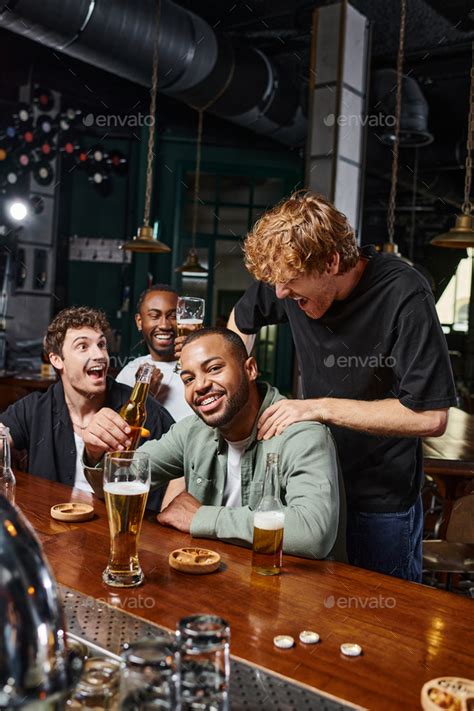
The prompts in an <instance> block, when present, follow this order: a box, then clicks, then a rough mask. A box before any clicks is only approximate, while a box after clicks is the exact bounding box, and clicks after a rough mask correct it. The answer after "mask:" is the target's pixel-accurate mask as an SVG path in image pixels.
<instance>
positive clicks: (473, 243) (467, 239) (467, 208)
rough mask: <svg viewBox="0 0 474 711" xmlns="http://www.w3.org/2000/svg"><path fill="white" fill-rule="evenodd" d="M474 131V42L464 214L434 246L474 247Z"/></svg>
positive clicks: (434, 240)
mask: <svg viewBox="0 0 474 711" xmlns="http://www.w3.org/2000/svg"><path fill="white" fill-rule="evenodd" d="M473 131H474V42H473V43H472V46H471V88H470V91H469V118H468V123H467V142H466V173H465V177H464V202H463V204H462V207H461V210H462V215H456V223H455V225H454V227H451V229H450V230H449V231H448V232H444V233H443V234H442V235H438V236H437V237H435V238H434V239H432V240H431V244H432V245H433V246H434V247H451V248H452V249H462V248H464V247H474V225H473V223H472V203H471V173H472V134H473Z"/></svg>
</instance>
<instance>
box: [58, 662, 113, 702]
mask: <svg viewBox="0 0 474 711" xmlns="http://www.w3.org/2000/svg"><path fill="white" fill-rule="evenodd" d="M119 682H120V664H119V663H118V662H116V661H114V660H111V659H106V658H102V657H91V658H90V659H87V660H86V662H85V663H84V669H83V671H82V676H81V678H80V680H79V683H78V685H77V686H76V688H75V690H74V694H73V696H72V698H71V699H70V700H69V701H68V702H67V708H68V709H71V710H72V709H74V711H75V710H76V709H94V710H97V711H101V710H103V709H105V711H114V710H115V709H116V708H117V699H118V688H119Z"/></svg>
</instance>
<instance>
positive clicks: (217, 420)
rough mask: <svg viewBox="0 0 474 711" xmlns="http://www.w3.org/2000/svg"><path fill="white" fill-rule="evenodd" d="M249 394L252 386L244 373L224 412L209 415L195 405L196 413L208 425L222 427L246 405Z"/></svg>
mask: <svg viewBox="0 0 474 711" xmlns="http://www.w3.org/2000/svg"><path fill="white" fill-rule="evenodd" d="M249 395H250V386H249V383H248V380H247V378H245V377H244V375H243V374H242V380H241V383H240V385H239V387H238V389H237V391H236V392H235V393H234V395H231V396H230V397H229V398H228V399H227V402H226V404H225V407H224V411H223V412H219V413H216V414H215V415H212V414H211V415H209V416H206V415H205V414H204V415H203V414H202V413H201V412H199V411H198V410H197V409H194V407H193V410H194V411H195V413H196V415H197V416H198V417H200V418H201V420H202V421H203V422H205V423H206V425H208V426H209V427H214V428H217V429H221V428H223V427H225V426H226V425H228V424H230V423H231V422H232V420H233V419H234V417H236V416H237V415H238V414H239V412H240V411H241V410H242V409H243V408H244V406H245V405H246V404H247V402H248V400H249Z"/></svg>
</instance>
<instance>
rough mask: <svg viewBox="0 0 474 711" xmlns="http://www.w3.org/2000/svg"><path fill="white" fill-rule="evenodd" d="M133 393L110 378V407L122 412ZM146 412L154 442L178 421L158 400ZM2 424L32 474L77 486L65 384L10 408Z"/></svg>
mask: <svg viewBox="0 0 474 711" xmlns="http://www.w3.org/2000/svg"><path fill="white" fill-rule="evenodd" d="M130 393H131V388H129V387H128V385H122V384H121V383H117V382H115V380H112V378H107V397H106V403H105V404H106V407H110V408H111V409H112V410H115V411H118V410H120V408H121V407H122V405H124V404H125V403H126V402H127V400H128V398H129V396H130ZM146 409H147V420H146V423H145V427H146V428H147V429H149V430H150V432H151V439H159V438H160V437H161V435H162V434H164V433H165V432H167V431H168V430H169V428H170V427H171V425H172V424H173V422H174V420H173V418H172V417H171V415H170V414H169V412H168V411H167V410H165V408H164V407H162V405H160V404H159V402H157V401H156V400H155V399H154V398H151V397H149V398H148V399H147V402H146ZM0 422H2V423H3V424H4V425H5V426H6V427H9V428H10V435H11V437H12V440H13V444H14V447H15V449H18V450H23V449H25V450H27V452H28V464H27V471H28V472H29V473H30V474H33V475H34V476H39V477H41V478H42V479H49V480H50V481H59V482H61V483H62V484H67V485H68V486H73V485H74V479H75V476H76V444H75V442H74V429H73V425H72V422H71V418H70V416H69V411H68V409H67V405H66V401H65V399H64V389H63V385H62V383H61V381H58V382H57V383H55V384H54V385H51V387H49V388H48V390H46V392H33V393H31V394H30V395H26V397H24V398H22V399H21V400H18V402H15V403H13V405H10V406H9V407H8V408H7V409H6V410H5V411H4V412H3V413H1V414H0ZM141 443H142V441H141V442H140V444H141Z"/></svg>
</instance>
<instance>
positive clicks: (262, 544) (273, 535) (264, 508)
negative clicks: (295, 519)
mask: <svg viewBox="0 0 474 711" xmlns="http://www.w3.org/2000/svg"><path fill="white" fill-rule="evenodd" d="M279 463H280V455H279V454H275V453H270V454H267V464H266V469H265V480H264V483H263V493H262V498H261V499H260V501H259V503H258V505H257V508H256V509H255V513H254V519H253V546H252V550H253V555H252V567H253V569H254V571H255V572H256V573H259V574H260V575H279V573H280V572H281V566H282V551H283V530H284V526H285V509H284V506H283V504H282V503H281V500H280V477H279V472H278V470H279Z"/></svg>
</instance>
